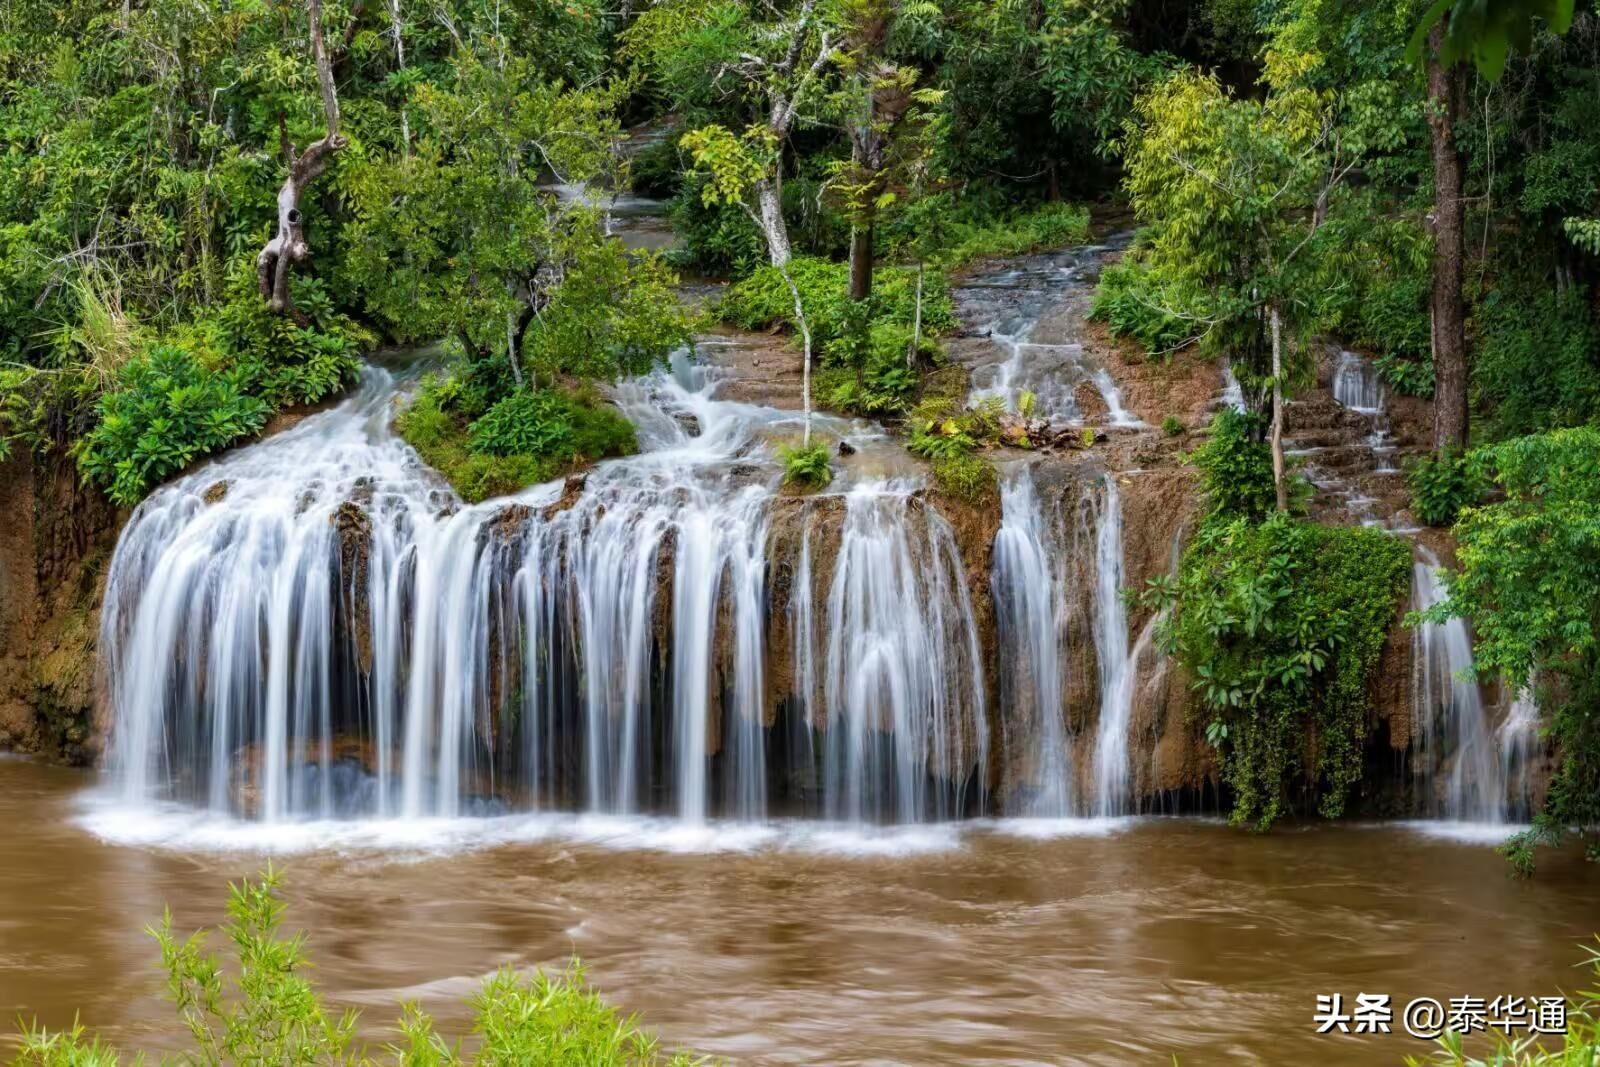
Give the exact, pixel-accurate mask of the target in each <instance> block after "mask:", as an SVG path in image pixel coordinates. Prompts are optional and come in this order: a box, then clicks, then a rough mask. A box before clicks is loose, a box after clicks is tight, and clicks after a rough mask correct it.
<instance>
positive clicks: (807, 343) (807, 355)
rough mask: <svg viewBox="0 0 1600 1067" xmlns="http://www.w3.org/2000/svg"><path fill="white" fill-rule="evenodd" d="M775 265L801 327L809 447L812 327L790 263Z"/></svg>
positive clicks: (801, 369) (803, 394) (802, 393)
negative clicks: (791, 272)
mask: <svg viewBox="0 0 1600 1067" xmlns="http://www.w3.org/2000/svg"><path fill="white" fill-rule="evenodd" d="M775 265H776V266H777V268H778V273H779V274H782V275H783V280H784V282H785V284H787V285H788V286H789V295H790V296H792V297H793V298H794V320H795V323H796V324H797V325H798V326H799V327H800V339H801V341H802V343H803V352H804V362H802V363H801V364H800V392H801V404H802V405H803V409H804V411H805V439H804V441H802V442H801V443H802V444H803V445H806V446H809V445H810V444H811V327H810V326H809V325H808V324H807V323H806V309H805V305H804V304H803V303H802V302H801V300H800V287H799V286H798V285H796V284H795V283H794V275H792V274H790V273H789V264H788V262H787V261H785V262H783V263H778V264H775Z"/></svg>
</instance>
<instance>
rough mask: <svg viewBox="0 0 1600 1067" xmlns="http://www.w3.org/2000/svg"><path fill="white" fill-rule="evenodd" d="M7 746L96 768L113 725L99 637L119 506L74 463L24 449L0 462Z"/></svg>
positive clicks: (0, 617)
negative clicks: (100, 687)
mask: <svg viewBox="0 0 1600 1067" xmlns="http://www.w3.org/2000/svg"><path fill="white" fill-rule="evenodd" d="M0 517H3V518H0V748H9V749H12V750H15V751H21V752H29V753H36V754H39V755H42V756H45V757H48V758H52V759H60V760H62V761H65V762H68V763H79V764H87V763H92V762H94V761H95V760H96V759H97V758H98V757H99V755H100V752H101V748H102V746H103V743H104V739H105V728H106V723H105V722H104V720H103V716H101V715H100V714H98V712H97V704H96V671H97V661H96V640H97V635H98V632H99V623H100V601H101V596H102V594H103V592H104V583H105V569H106V564H107V562H108V561H109V559H110V556H111V551H112V549H113V548H114V547H115V545H116V535H117V530H118V528H119V525H120V523H119V518H118V514H117V511H116V509H115V508H114V507H112V505H111V504H110V502H109V501H107V500H106V499H105V497H104V496H102V495H101V494H100V493H98V492H96V491H94V490H92V489H85V488H84V487H83V486H82V485H81V484H80V483H79V481H78V474H77V471H76V469H75V468H74V467H73V465H72V463H71V462H70V461H68V460H65V459H60V458H54V457H47V458H39V457H36V456H34V455H32V454H30V453H29V452H28V451H26V450H25V449H17V450H15V451H14V452H13V455H12V456H11V458H10V459H8V460H7V461H6V462H5V463H4V464H3V465H0Z"/></svg>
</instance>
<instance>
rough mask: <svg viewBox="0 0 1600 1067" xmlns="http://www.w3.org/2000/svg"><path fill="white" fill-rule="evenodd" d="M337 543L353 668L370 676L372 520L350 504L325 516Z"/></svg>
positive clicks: (343, 603) (345, 618)
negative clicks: (332, 528) (352, 654)
mask: <svg viewBox="0 0 1600 1067" xmlns="http://www.w3.org/2000/svg"><path fill="white" fill-rule="evenodd" d="M328 521H329V522H330V523H332V524H333V526H334V528H335V529H336V530H337V536H338V540H339V575H340V582H339V594H340V608H341V610H342V611H343V621H344V625H345V628H346V629H347V631H348V632H349V634H350V638H351V640H352V641H353V642H354V643H355V649H356V666H357V667H358V668H359V669H360V671H361V673H362V674H370V673H372V601H371V599H370V597H369V590H370V589H371V588H372V586H371V559H372V519H371V517H370V516H368V515H367V513H366V511H365V510H364V509H363V508H362V507H361V506H360V505H359V504H356V503H354V502H353V501H345V502H344V503H343V504H340V505H339V506H338V507H337V508H335V509H334V511H333V514H331V515H329V516H328Z"/></svg>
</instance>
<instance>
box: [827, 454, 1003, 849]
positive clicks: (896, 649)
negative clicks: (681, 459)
mask: <svg viewBox="0 0 1600 1067" xmlns="http://www.w3.org/2000/svg"><path fill="white" fill-rule="evenodd" d="M845 507H846V510H845V519H844V529H843V534H842V539H841V542H840V545H839V554H838V558H837V560H836V561H835V565H834V573H833V581H832V583H831V585H830V587H829V590H828V604H827V616H828V647H827V660H826V674H825V683H824V689H825V692H826V699H827V714H828V726H827V731H826V733H827V737H826V746H825V754H824V757H823V760H824V765H823V778H824V782H825V787H824V788H825V794H826V802H827V814H828V816H829V817H830V818H832V819H838V820H844V821H849V822H861V821H869V820H870V821H888V820H892V821H897V822H917V821H920V820H921V819H923V818H926V817H928V816H930V815H931V816H933V817H936V818H951V817H954V816H957V815H960V814H962V813H963V812H964V809H965V807H966V805H967V802H968V798H969V796H971V795H972V794H969V793H968V791H967V783H968V781H969V779H971V778H973V777H974V775H975V774H977V772H979V771H981V769H982V768H983V767H984V766H985V765H986V763H987V744H988V740H987V738H988V724H987V722H986V719H985V707H984V705H985V699H984V690H983V671H982V655H981V652H980V650H979V645H978V631H977V624H976V622H975V621H974V617H973V612H972V604H971V601H970V598H969V597H968V594H967V589H966V583H965V580H964V577H963V573H962V569H961V560H960V556H959V555H958V553H957V550H956V544H955V535H954V532H953V531H952V530H951V529H950V526H949V524H948V523H946V522H945V521H944V520H943V519H942V518H940V517H939V516H938V515H937V514H936V513H935V512H934V511H933V510H932V509H931V508H928V507H926V506H925V505H922V504H921V502H920V501H913V499H911V498H909V497H908V496H907V495H906V494H905V493H904V492H903V491H896V489H895V487H894V486H893V485H892V484H890V483H869V484H865V485H861V486H858V487H856V488H854V489H852V490H851V491H850V492H849V493H848V494H847V496H846V498H845ZM913 511H920V512H921V513H922V515H923V519H922V522H923V528H922V529H921V530H920V531H918V530H917V526H918V523H917V520H916V516H915V515H913V514H912V512H913Z"/></svg>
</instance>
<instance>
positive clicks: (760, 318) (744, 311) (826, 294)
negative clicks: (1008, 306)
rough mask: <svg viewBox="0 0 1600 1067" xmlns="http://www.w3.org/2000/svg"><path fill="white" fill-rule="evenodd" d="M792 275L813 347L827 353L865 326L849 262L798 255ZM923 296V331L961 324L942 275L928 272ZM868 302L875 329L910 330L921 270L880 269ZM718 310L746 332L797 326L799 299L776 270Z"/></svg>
mask: <svg viewBox="0 0 1600 1067" xmlns="http://www.w3.org/2000/svg"><path fill="white" fill-rule="evenodd" d="M789 270H790V272H791V273H792V274H793V276H794V281H795V285H796V287H798V288H799V290H800V298H801V300H802V301H803V302H804V304H805V309H806V319H807V321H808V322H809V323H810V326H811V336H812V339H813V342H814V343H815V344H816V345H817V347H818V348H820V349H821V350H823V351H824V352H826V351H827V350H828V348H829V346H830V345H832V344H837V343H838V341H839V340H840V338H842V337H844V336H845V335H846V334H847V333H848V332H849V330H850V327H851V324H852V322H853V321H856V322H858V321H860V320H859V319H854V320H853V319H852V316H853V315H860V314H861V312H860V311H858V310H856V309H853V308H852V306H851V305H852V304H853V303H854V301H852V300H851V299H850V295H849V294H850V288H849V281H850V278H849V271H850V268H849V266H848V265H847V264H844V263H830V262H828V261H827V260H823V259H817V258H814V257H812V256H796V257H795V258H794V259H793V260H791V261H790V263H789ZM922 291H923V295H922V332H923V334H924V335H926V336H929V337H936V336H938V335H939V334H941V333H943V332H945V331H947V330H949V329H951V328H952V327H953V326H954V325H955V308H954V305H953V304H952V302H951V300H950V294H949V287H948V283H947V282H946V281H945V279H944V277H943V276H942V275H941V274H939V273H938V272H936V271H931V270H930V271H925V272H924V276H923V285H922ZM866 303H867V310H866V313H865V314H866V321H868V322H870V323H872V324H873V325H874V326H875V327H876V326H879V325H897V326H900V327H902V328H910V327H911V326H912V324H913V323H914V322H915V321H916V310H917V272H916V270H915V269H914V268H897V267H880V268H879V269H878V271H877V274H876V276H875V278H874V280H873V286H872V296H871V297H870V298H869V299H868V300H867V302H866ZM717 311H718V313H719V314H720V315H721V316H722V318H723V320H724V321H726V322H728V323H730V324H732V325H734V326H738V327H739V328H741V329H745V330H767V329H771V328H773V327H775V326H789V327H791V328H793V326H794V323H793V319H794V298H793V297H792V296H791V295H790V293H789V287H788V285H786V284H785V283H784V280H783V276H782V275H781V274H780V273H779V272H778V269H777V268H776V267H773V266H771V265H767V266H763V267H761V268H759V269H758V270H756V271H754V272H752V273H751V274H750V276H749V277H747V278H744V279H741V280H740V281H737V282H734V283H733V284H732V285H730V286H729V287H728V291H727V292H726V293H725V294H724V295H723V297H722V300H721V302H720V303H719V304H718V305H717ZM902 355H903V352H902Z"/></svg>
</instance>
